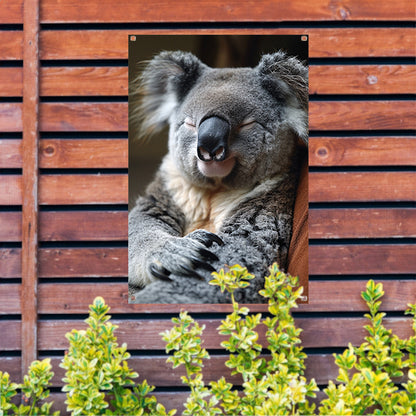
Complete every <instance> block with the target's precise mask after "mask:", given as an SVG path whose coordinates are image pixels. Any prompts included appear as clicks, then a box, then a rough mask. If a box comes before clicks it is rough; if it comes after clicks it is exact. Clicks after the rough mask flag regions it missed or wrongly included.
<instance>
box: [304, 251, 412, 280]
mask: <svg viewBox="0 0 416 416" xmlns="http://www.w3.org/2000/svg"><path fill="white" fill-rule="evenodd" d="M309 258H310V259H311V260H310V261H309V275H342V274H372V273H374V274H395V275H399V274H414V273H415V272H416V264H415V247H414V245H412V244H373V245H371V244H362V245H361V244H360V245H355V244H352V245H332V246H325V245H310V246H309Z"/></svg>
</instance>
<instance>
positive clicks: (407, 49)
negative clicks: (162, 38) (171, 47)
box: [0, 27, 416, 60]
mask: <svg viewBox="0 0 416 416" xmlns="http://www.w3.org/2000/svg"><path fill="white" fill-rule="evenodd" d="M195 33H197V34H225V35H226V34H265V35H299V34H306V35H309V56H310V57H311V58H322V57H324V58H329V57H379V56H397V57H399V56H409V57H411V56H413V55H414V44H415V40H416V30H415V29H413V28H399V27H394V28H345V29H344V28H336V29H334V28H327V29H318V28H302V27H299V28H295V29H292V28H284V29H199V30H198V29H180V30H177V29H174V30H172V29H170V30H169V29H166V30H159V29H158V30H156V29H149V30H135V31H134V34H137V35H146V34H147V35H154V34H162V35H163V34H165V35H184V34H195ZM0 34H1V32H0ZM130 34H132V32H131V30H76V31H75V30H47V31H43V32H42V33H41V38H40V41H41V50H40V53H41V58H42V59H46V60H49V59H127V54H128V48H127V41H128V40H127V39H128V35H130ZM0 47H1V46H0ZM0 51H1V49H0ZM11 51H13V49H12V50H11ZM16 53H17V52H16Z"/></svg>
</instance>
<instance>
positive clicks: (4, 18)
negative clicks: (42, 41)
mask: <svg viewBox="0 0 416 416" xmlns="http://www.w3.org/2000/svg"><path fill="white" fill-rule="evenodd" d="M2 23H23V0H8V1H2V2H0V24H2Z"/></svg>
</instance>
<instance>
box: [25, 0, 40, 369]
mask: <svg viewBox="0 0 416 416" xmlns="http://www.w3.org/2000/svg"><path fill="white" fill-rule="evenodd" d="M39 5H40V0H31V1H30V2H28V1H26V2H25V3H24V5H23V25H24V31H23V139H22V166H23V173H22V292H21V294H22V369H21V370H22V375H23V374H25V373H26V369H27V368H28V367H29V366H30V364H31V363H32V362H33V361H34V360H36V358H37V320H38V307H37V300H38V299H37V288H38V212H39V199H38V197H39V193H38V184H39V158H38V154H39V119H38V115H39V31H40V27H39Z"/></svg>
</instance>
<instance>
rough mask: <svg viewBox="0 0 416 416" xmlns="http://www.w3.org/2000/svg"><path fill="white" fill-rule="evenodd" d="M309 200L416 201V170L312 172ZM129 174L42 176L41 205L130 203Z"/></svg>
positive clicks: (10, 189)
mask: <svg viewBox="0 0 416 416" xmlns="http://www.w3.org/2000/svg"><path fill="white" fill-rule="evenodd" d="M309 178H310V181H309V182H310V183H309V201H310V202H347V201H350V202H353V201H415V200H416V190H415V187H414V186H413V185H414V183H415V180H416V173H415V172H411V171H409V172H359V173H357V172H312V173H310V174H309ZM127 179H128V178H127V175H123V174H105V175H99V174H97V175H92V174H91V175H88V174H85V175H84V174H82V175H81V174H80V175H72V174H71V175H69V174H68V175H42V177H41V178H40V184H39V188H40V189H39V192H40V197H39V201H40V204H42V205H67V204H70V205H73V204H127V198H128V195H127V194H128V191H127ZM21 203H22V199H21V177H20V176H19V175H5V176H3V178H2V181H1V182H0V204H1V205H20V204H21Z"/></svg>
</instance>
